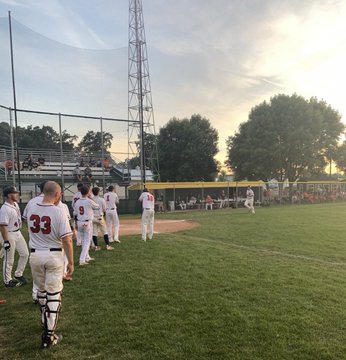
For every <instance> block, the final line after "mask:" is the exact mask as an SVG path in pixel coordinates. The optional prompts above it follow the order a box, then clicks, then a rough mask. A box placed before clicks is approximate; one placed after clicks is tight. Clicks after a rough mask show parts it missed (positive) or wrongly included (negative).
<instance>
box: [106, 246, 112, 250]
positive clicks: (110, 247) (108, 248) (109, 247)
mask: <svg viewBox="0 0 346 360" xmlns="http://www.w3.org/2000/svg"><path fill="white" fill-rule="evenodd" d="M106 249H107V250H114V247H113V246H110V245H107V246H106Z"/></svg>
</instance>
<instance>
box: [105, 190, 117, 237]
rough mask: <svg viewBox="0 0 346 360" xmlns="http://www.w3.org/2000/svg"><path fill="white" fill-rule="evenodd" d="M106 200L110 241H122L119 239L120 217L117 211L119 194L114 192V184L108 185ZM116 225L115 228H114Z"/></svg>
mask: <svg viewBox="0 0 346 360" xmlns="http://www.w3.org/2000/svg"><path fill="white" fill-rule="evenodd" d="M103 197H104V199H105V202H106V224H107V230H108V236H109V237H110V239H109V242H113V241H115V242H117V243H120V240H119V227H120V224H119V217H118V213H117V204H119V198H118V195H117V194H116V193H115V192H114V186H113V185H110V186H109V187H108V192H106V193H105V194H104V196H103ZM113 227H114V230H113Z"/></svg>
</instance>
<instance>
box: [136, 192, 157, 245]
mask: <svg viewBox="0 0 346 360" xmlns="http://www.w3.org/2000/svg"><path fill="white" fill-rule="evenodd" d="M138 201H140V202H141V203H142V207H143V213H142V240H143V241H146V240H147V228H148V227H149V232H148V239H149V240H151V239H152V238H153V234H154V213H155V211H154V208H155V198H154V195H152V194H150V193H149V192H148V189H147V188H144V189H143V192H142V194H141V196H140V197H139V199H138Z"/></svg>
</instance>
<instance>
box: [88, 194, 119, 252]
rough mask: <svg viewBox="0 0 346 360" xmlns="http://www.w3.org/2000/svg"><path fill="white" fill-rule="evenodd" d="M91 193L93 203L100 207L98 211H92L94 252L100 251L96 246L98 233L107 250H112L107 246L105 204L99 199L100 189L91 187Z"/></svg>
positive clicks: (111, 247)
mask: <svg viewBox="0 0 346 360" xmlns="http://www.w3.org/2000/svg"><path fill="white" fill-rule="evenodd" d="M91 191H92V193H93V195H94V197H93V201H94V202H95V203H96V204H97V205H98V206H99V207H100V208H99V209H96V210H94V219H93V243H94V245H95V250H100V249H101V248H100V247H99V246H98V242H97V236H98V233H99V231H101V233H102V234H103V239H104V241H105V243H106V249H107V250H113V249H114V248H113V246H110V245H109V237H108V232H107V226H106V224H105V221H104V218H103V214H104V213H105V212H106V202H105V200H104V199H103V198H101V197H99V193H100V188H98V187H93V188H92V190H91Z"/></svg>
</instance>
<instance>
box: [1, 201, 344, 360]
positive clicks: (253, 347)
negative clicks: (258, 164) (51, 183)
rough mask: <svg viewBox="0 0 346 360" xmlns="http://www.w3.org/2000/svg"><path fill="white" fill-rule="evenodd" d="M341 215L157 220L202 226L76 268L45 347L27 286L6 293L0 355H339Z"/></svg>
mask: <svg viewBox="0 0 346 360" xmlns="http://www.w3.org/2000/svg"><path fill="white" fill-rule="evenodd" d="M345 213H346V204H342V203H336V204H324V205H302V206H287V207H275V208H274V207H272V208H261V209H258V210H257V212H256V215H254V216H253V215H250V214H248V213H247V212H246V210H245V209H239V210H232V209H225V210H217V211H213V212H210V211H209V212H206V211H201V212H187V213H174V214H165V215H157V218H159V217H160V218H164V219H191V220H196V221H198V222H200V224H201V226H199V227H197V228H194V229H192V230H189V231H182V232H180V233H174V234H160V235H156V236H155V237H154V240H153V241H152V242H147V243H143V242H141V241H140V240H139V239H140V237H139V236H128V237H122V243H121V244H119V245H117V246H116V250H115V251H113V252H106V251H101V252H97V253H95V257H96V261H95V262H94V263H92V264H91V265H89V266H88V267H85V268H78V266H77V268H76V271H75V275H74V279H73V281H72V282H71V283H67V284H66V285H65V288H64V294H63V308H62V312H61V317H60V319H59V323H58V330H59V332H61V333H62V334H63V335H64V339H63V342H62V343H61V345H59V346H57V347H56V348H54V349H52V350H49V351H44V352H42V351H41V350H39V345H40V324H39V312H38V308H37V307H36V306H34V305H33V304H32V303H31V289H30V286H23V287H21V288H18V289H4V288H3V287H2V288H1V290H0V291H1V293H0V297H5V298H6V299H7V302H8V303H7V305H2V306H0V321H1V322H0V359H4V360H7V359H8V360H10V359H27V360H29V359H41V358H42V359H59V360H60V359H160V360H163V359H174V360H176V359H241V360H243V359H266V360H267V359H314V360H315V359H345V358H346V221H345ZM78 252H79V250H76V257H77V255H78ZM26 275H28V277H30V272H29V267H28V269H27V273H26Z"/></svg>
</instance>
